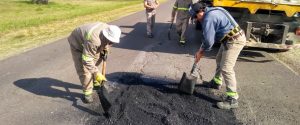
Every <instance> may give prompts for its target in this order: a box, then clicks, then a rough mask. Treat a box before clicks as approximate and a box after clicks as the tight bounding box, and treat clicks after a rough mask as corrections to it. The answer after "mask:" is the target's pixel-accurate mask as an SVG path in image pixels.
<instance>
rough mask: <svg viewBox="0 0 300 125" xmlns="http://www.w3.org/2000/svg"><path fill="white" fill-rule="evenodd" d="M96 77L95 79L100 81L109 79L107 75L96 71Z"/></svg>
mask: <svg viewBox="0 0 300 125" xmlns="http://www.w3.org/2000/svg"><path fill="white" fill-rule="evenodd" d="M94 79H95V81H96V82H99V83H102V82H104V81H107V79H106V78H105V76H104V75H102V74H101V73H95V74H94Z"/></svg>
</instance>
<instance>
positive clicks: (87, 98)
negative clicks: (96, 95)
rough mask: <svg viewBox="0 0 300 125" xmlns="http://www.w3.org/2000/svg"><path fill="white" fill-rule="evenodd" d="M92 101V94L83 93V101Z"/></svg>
mask: <svg viewBox="0 0 300 125" xmlns="http://www.w3.org/2000/svg"><path fill="white" fill-rule="evenodd" d="M93 101H94V100H93V94H90V95H84V100H83V102H84V103H92V102H93Z"/></svg>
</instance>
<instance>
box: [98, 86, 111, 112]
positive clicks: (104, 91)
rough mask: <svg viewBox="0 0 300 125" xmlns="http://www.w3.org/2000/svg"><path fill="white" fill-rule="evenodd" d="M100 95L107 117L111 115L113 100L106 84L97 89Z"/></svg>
mask: <svg viewBox="0 0 300 125" xmlns="http://www.w3.org/2000/svg"><path fill="white" fill-rule="evenodd" d="M97 93H98V97H99V100H100V103H101V106H102V108H103V111H104V114H105V115H106V117H109V116H110V115H109V113H108V111H109V109H110V108H111V106H112V105H111V101H109V92H108V91H107V88H106V87H105V85H102V86H101V87H100V88H99V90H98V91H97Z"/></svg>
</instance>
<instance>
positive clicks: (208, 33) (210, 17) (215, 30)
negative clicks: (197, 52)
mask: <svg viewBox="0 0 300 125" xmlns="http://www.w3.org/2000/svg"><path fill="white" fill-rule="evenodd" d="M222 10H223V11H222ZM225 13H228V12H227V11H226V10H225V9H223V8H221V7H206V8H205V13H204V17H203V21H202V22H201V23H202V31H203V40H202V45H201V48H202V49H204V50H205V51H210V50H211V48H212V46H213V44H214V43H215V41H220V40H221V39H222V38H223V37H224V36H225V35H226V34H227V33H228V32H230V31H231V29H233V28H234V27H235V26H238V24H237V23H236V22H235V20H234V19H233V18H232V16H231V15H230V14H229V13H228V14H227V15H228V16H229V17H230V18H231V20H230V19H229V18H228V16H226V15H225ZM232 23H233V24H232Z"/></svg>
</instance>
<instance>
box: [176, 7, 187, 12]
mask: <svg viewBox="0 0 300 125" xmlns="http://www.w3.org/2000/svg"><path fill="white" fill-rule="evenodd" d="M177 10H185V11H187V10H189V8H181V7H178V8H177Z"/></svg>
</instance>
